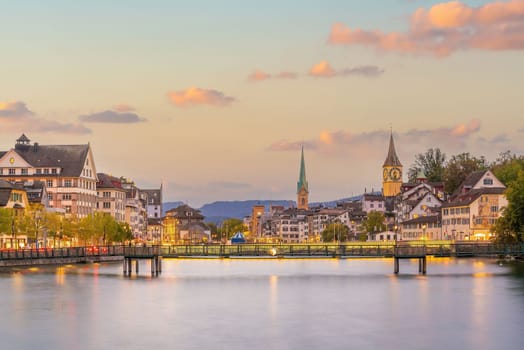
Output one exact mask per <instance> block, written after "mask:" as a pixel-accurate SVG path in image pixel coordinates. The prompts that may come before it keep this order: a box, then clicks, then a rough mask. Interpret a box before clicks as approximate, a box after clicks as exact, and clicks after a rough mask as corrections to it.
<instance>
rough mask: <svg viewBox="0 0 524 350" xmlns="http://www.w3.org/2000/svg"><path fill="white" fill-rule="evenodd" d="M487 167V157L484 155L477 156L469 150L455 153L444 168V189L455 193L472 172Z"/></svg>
mask: <svg viewBox="0 0 524 350" xmlns="http://www.w3.org/2000/svg"><path fill="white" fill-rule="evenodd" d="M486 169H487V164H486V159H485V158H484V157H483V156H482V157H480V158H477V157H474V156H472V155H471V154H469V153H467V152H465V153H460V154H457V155H454V156H453V157H451V159H450V160H449V162H448V163H447V165H446V168H445V169H444V176H443V180H444V190H445V191H446V192H447V193H453V192H455V190H456V189H457V188H458V187H459V186H460V184H461V183H462V182H463V181H464V180H465V179H466V177H468V176H469V175H470V174H471V173H473V172H475V171H478V170H486Z"/></svg>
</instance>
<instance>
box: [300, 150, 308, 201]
mask: <svg viewBox="0 0 524 350" xmlns="http://www.w3.org/2000/svg"><path fill="white" fill-rule="evenodd" d="M297 208H298V209H301V210H307V209H309V187H308V182H307V179H306V162H305V161H304V146H302V153H301V156H300V172H299V176H298V182H297Z"/></svg>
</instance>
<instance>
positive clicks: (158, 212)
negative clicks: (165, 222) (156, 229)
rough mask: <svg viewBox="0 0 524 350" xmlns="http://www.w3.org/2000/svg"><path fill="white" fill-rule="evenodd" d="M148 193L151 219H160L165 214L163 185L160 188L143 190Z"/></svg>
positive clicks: (147, 206) (148, 210) (148, 211)
mask: <svg viewBox="0 0 524 350" xmlns="http://www.w3.org/2000/svg"><path fill="white" fill-rule="evenodd" d="M141 191H142V192H143V193H145V194H146V197H147V204H146V212H147V217H148V218H149V219H153V218H154V219H160V218H161V217H162V215H163V211H162V210H163V209H162V185H160V188H159V189H147V190H141Z"/></svg>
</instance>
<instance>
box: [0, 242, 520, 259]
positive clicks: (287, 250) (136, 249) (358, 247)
mask: <svg viewBox="0 0 524 350" xmlns="http://www.w3.org/2000/svg"><path fill="white" fill-rule="evenodd" d="M156 255H162V256H166V257H170V256H171V257H185V256H219V257H227V256H298V257H300V256H304V257H307V256H313V257H314V256H326V257H329V256H333V257H341V256H355V257H391V256H404V257H410V256H412V257H418V256H422V255H430V256H437V257H446V256H457V257H468V256H505V255H512V256H519V255H520V256H524V244H516V245H498V244H493V243H475V242H468V243H446V244H431V243H429V244H420V243H419V242H413V243H411V242H401V243H399V244H397V245H394V244H376V245H373V244H369V243H367V244H358V243H349V244H232V245H218V244H217V245H214V244H209V245H169V246H165V245H163V246H123V245H107V246H87V247H68V248H39V249H0V260H13V259H42V258H73V257H76V258H78V257H100V256H125V257H136V258H140V257H143V258H147V257H151V256H156Z"/></svg>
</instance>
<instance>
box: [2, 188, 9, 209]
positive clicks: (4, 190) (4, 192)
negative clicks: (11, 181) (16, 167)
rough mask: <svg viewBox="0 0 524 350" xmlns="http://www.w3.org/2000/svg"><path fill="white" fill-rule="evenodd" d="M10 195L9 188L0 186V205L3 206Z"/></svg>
mask: <svg viewBox="0 0 524 350" xmlns="http://www.w3.org/2000/svg"><path fill="white" fill-rule="evenodd" d="M10 197H11V189H10V188H0V207H5V206H6V204H7V202H9V198H10Z"/></svg>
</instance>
